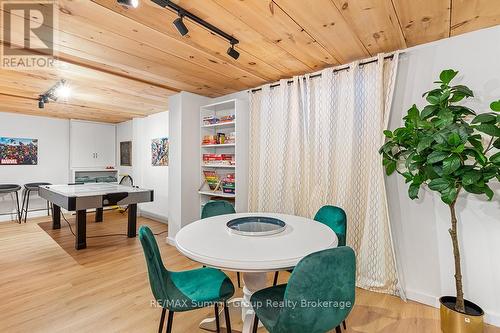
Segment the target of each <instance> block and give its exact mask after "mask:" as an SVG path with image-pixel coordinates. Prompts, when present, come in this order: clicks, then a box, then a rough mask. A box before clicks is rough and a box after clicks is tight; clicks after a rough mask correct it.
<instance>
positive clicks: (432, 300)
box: [406, 290, 500, 327]
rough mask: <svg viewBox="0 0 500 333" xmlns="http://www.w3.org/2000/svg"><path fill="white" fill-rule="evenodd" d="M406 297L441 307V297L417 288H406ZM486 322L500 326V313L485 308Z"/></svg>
mask: <svg viewBox="0 0 500 333" xmlns="http://www.w3.org/2000/svg"><path fill="white" fill-rule="evenodd" d="M406 297H407V298H408V299H410V300H412V301H415V302H419V303H422V304H425V305H429V306H432V307H434V308H439V305H440V303H439V297H436V296H432V295H429V294H426V293H422V292H419V291H415V290H406ZM484 322H485V323H487V324H490V325H493V326H497V327H500V314H498V313H494V312H491V311H486V310H485V314H484Z"/></svg>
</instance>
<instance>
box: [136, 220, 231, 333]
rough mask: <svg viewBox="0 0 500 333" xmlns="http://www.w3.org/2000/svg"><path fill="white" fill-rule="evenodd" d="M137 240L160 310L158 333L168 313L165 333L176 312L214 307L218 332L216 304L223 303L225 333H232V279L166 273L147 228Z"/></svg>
mask: <svg viewBox="0 0 500 333" xmlns="http://www.w3.org/2000/svg"><path fill="white" fill-rule="evenodd" d="M139 239H140V241H141V244H142V248H143V250H144V255H145V257H146V263H147V266H148V275H149V284H150V286H151V291H152V292H153V296H154V297H155V300H156V301H157V302H158V305H160V306H161V307H162V313H161V319H160V326H159V329H158V332H159V333H161V331H162V330H163V324H164V322H165V314H166V311H167V310H168V320H167V333H170V332H171V331H172V323H173V319H174V313H175V312H183V311H189V310H194V309H199V308H202V307H206V306H207V305H211V304H213V305H214V307H215V319H216V327H217V332H219V331H220V326H219V309H218V304H219V303H224V315H225V318H226V327H227V332H231V321H230V318H229V310H228V308H227V300H228V299H229V298H230V297H232V296H233V294H234V286H233V283H232V282H231V279H229V277H228V276H227V275H226V274H224V273H223V272H221V271H220V270H218V269H214V268H200V269H193V270H189V271H183V272H171V271H168V270H167V269H166V268H165V266H164V265H163V261H162V259H161V256H160V251H159V249H158V244H157V243H156V239H155V237H154V235H153V233H152V232H151V229H149V228H148V227H146V226H141V227H140V228H139Z"/></svg>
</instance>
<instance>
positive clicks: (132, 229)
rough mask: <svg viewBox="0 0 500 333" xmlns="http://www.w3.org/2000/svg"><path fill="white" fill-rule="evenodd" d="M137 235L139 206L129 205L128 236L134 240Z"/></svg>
mask: <svg viewBox="0 0 500 333" xmlns="http://www.w3.org/2000/svg"><path fill="white" fill-rule="evenodd" d="M136 235H137V204H130V205H128V229H127V236H128V237H130V238H132V237H135V236H136Z"/></svg>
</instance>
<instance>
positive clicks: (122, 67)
mask: <svg viewBox="0 0 500 333" xmlns="http://www.w3.org/2000/svg"><path fill="white" fill-rule="evenodd" d="M174 2H175V3H177V4H178V5H180V6H182V7H184V8H185V9H187V10H189V11H190V12H192V13H194V14H196V15H198V16H199V17H201V18H203V19H205V20H206V21H208V22H210V23H212V24H214V25H215V26H217V27H219V28H220V29H222V30H224V31H226V32H228V33H229V34H232V35H234V36H235V37H236V38H238V39H239V40H240V44H238V45H237V50H238V51H239V52H240V54H241V55H240V58H239V59H238V60H234V59H232V58H230V57H228V56H227V55H226V50H227V48H228V44H227V42H226V41H225V40H223V39H221V38H220V37H218V36H215V35H213V34H212V33H211V32H209V31H207V30H206V29H204V28H202V27H200V26H198V25H196V24H193V23H192V22H190V21H186V20H185V23H186V25H187V26H188V28H189V33H188V35H186V36H184V37H182V36H180V35H179V34H178V32H177V31H176V30H175V28H174V27H173V26H172V24H171V22H172V21H173V20H174V19H175V18H176V17H177V15H176V14H175V13H173V12H171V11H169V10H167V9H162V8H160V7H158V6H157V5H155V4H154V3H152V2H151V1H149V0H141V3H140V5H139V7H138V8H136V9H133V8H125V7H122V6H120V5H118V4H117V3H116V0H92V1H88V0H59V2H58V5H57V6H58V17H59V24H58V26H57V27H56V29H57V32H58V38H57V40H56V47H57V49H58V51H59V53H58V60H59V61H58V66H57V68H56V69H53V70H30V71H12V70H5V69H0V111H4V112H17V113H24V114H32V115H46V116H53V117H61V118H76V119H87V120H100V121H106V122H115V123H116V122H121V121H125V120H128V119H131V118H134V117H142V116H145V115H148V114H152V113H156V112H161V111H165V110H167V109H168V102H167V101H168V96H170V95H172V94H175V93H177V92H179V91H182V90H184V91H189V92H193V93H196V94H201V95H205V96H209V97H216V96H221V95H224V94H228V93H231V92H235V91H239V90H243V89H246V88H252V87H255V86H258V85H261V84H263V83H266V82H272V81H276V80H278V79H281V78H286V77H290V76H292V75H297V74H303V73H306V72H312V71H316V70H319V69H321V68H324V67H328V66H333V65H338V64H344V63H348V62H350V61H353V60H356V59H362V58H366V57H370V56H373V55H376V54H377V53H379V52H390V51H394V50H397V49H404V48H406V47H410V46H414V45H417V44H422V43H427V42H430V41H434V40H438V39H442V38H447V37H449V36H454V35H458V34H462V33H465V32H469V31H473V30H477V29H482V28H485V27H490V26H494V25H497V24H499V21H500V6H499V5H498V0H419V1H408V0H311V1H298V0H240V1H234V0H175V1H174ZM25 19H29V20H32V21H36V22H39V23H42V22H40V18H39V17H36V16H32V17H29V18H25ZM44 24H45V23H44ZM12 30H13V31H12V33H19V32H20V31H22V30H21V29H20V27H19V28H16V27H15V26H14V27H13V28H12ZM27 52H29V50H27ZM60 79H66V80H67V81H68V82H69V84H70V85H71V87H72V91H73V94H72V96H71V98H70V99H69V100H68V101H66V102H64V103H49V104H48V105H46V107H45V109H43V110H41V109H38V107H37V98H38V95H39V94H40V93H42V92H44V91H45V90H47V89H48V88H50V87H51V86H52V85H53V84H54V83H56V82H57V81H58V80H60Z"/></svg>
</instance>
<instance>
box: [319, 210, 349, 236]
mask: <svg viewBox="0 0 500 333" xmlns="http://www.w3.org/2000/svg"><path fill="white" fill-rule="evenodd" d="M314 220H315V221H318V222H321V223H323V224H326V225H327V226H329V227H330V228H331V229H332V230H333V232H335V234H336V235H337V238H338V240H339V244H338V246H345V245H346V238H347V215H346V213H345V212H344V210H343V209H342V208H340V207H336V206H323V207H321V208H320V209H319V210H318V212H317V213H316V215H315V216H314Z"/></svg>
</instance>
